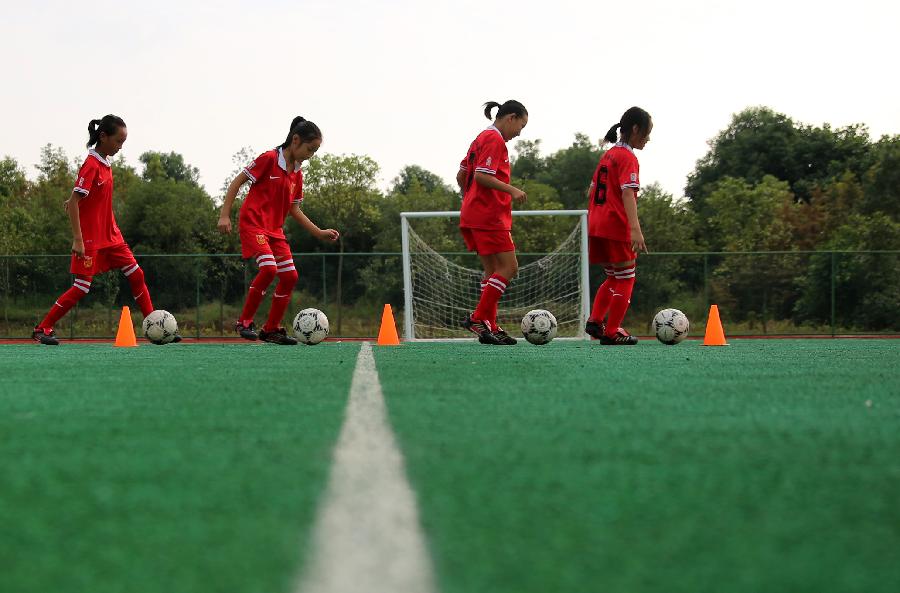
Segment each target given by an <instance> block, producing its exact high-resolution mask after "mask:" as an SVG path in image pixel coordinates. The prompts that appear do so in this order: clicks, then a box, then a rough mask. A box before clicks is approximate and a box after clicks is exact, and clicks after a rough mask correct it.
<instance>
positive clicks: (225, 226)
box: [216, 216, 231, 235]
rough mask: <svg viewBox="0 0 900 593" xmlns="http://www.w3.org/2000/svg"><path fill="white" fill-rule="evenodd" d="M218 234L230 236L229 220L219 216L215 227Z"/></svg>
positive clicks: (226, 217)
mask: <svg viewBox="0 0 900 593" xmlns="http://www.w3.org/2000/svg"><path fill="white" fill-rule="evenodd" d="M216 227H217V228H218V229H219V231H220V232H222V233H224V234H226V235H230V234H231V218H230V217H228V216H220V217H219V223H218V224H217V225H216Z"/></svg>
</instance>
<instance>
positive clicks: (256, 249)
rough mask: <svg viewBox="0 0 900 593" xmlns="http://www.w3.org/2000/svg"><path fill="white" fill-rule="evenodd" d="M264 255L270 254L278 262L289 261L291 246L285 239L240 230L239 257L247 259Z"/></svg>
mask: <svg viewBox="0 0 900 593" xmlns="http://www.w3.org/2000/svg"><path fill="white" fill-rule="evenodd" d="M264 253H271V254H272V255H274V256H275V259H276V260H279V261H281V260H283V259H290V257H291V246H290V244H289V243H288V242H287V239H276V238H275V237H270V236H268V235H266V234H265V233H258V232H256V231H253V230H241V257H243V258H244V259H248V258H251V257H256V256H258V255H262V254H264Z"/></svg>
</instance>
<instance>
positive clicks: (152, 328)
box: [144, 309, 178, 344]
mask: <svg viewBox="0 0 900 593" xmlns="http://www.w3.org/2000/svg"><path fill="white" fill-rule="evenodd" d="M177 333H178V322H177V321H175V316H174V315H172V314H171V313H169V312H168V311H163V310H162V309H157V310H156V311H153V312H152V313H150V314H149V315H147V316H146V317H144V336H146V338H147V339H148V340H150V341H151V342H153V343H154V344H168V343H169V342H171V341H172V340H174V339H175V334H177Z"/></svg>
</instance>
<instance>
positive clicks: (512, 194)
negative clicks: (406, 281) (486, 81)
mask: <svg viewBox="0 0 900 593" xmlns="http://www.w3.org/2000/svg"><path fill="white" fill-rule="evenodd" d="M494 107H498V108H499V109H498V110H497V115H496V117H495V118H494V123H493V125H491V126H489V127H488V128H487V129H486V130H484V131H483V132H481V133H480V134H479V135H478V137H476V138H475V141H474V142H472V145H471V146H469V152H468V154H467V155H466V158H464V159H463V160H462V162H461V163H460V166H459V172H458V173H457V174H456V182H457V183H458V184H459V187H460V188H461V189H462V191H463V203H462V208H461V209H460V217H459V227H460V232H461V233H462V236H463V239H464V240H465V242H466V247H467V248H468V250H469V251H474V252H476V253H477V254H478V257H479V258H480V259H481V265H482V267H483V268H484V276H483V277H482V282H481V299H480V300H479V301H478V306H477V307H476V309H475V311H474V312H473V313H472V314H471V315H466V318H465V319H464V320H463V322H462V326H463V327H465V328H466V329H468V330H469V331H471V332H473V333H474V334H476V335H477V336H478V341H479V342H481V343H482V344H497V345H512V344H515V343H516V339H515V338H513V337H512V336H510V335H509V334H507V333H506V332H505V331H503V330H502V329H500V327H498V326H497V303H498V302H499V301H500V297H501V296H503V293H504V292H505V291H506V286H507V285H508V284H509V281H510V280H512V279H513V278H515V276H516V274H517V273H518V271H519V262H518V261H517V260H516V246H515V245H514V244H513V240H512V234H511V233H510V230H511V229H512V201H513V200H515V201H516V202H518V203H521V202H524V201H525V197H526V196H525V192H523V191H522V190H520V189H519V188H516V187H513V186H511V185H509V180H510V166H509V152H508V151H507V150H506V143H507V142H509V141H510V140H512V139H513V138H515V137H517V136H518V135H519V134H521V133H522V128H524V127H525V125H526V124H527V123H528V111H527V110H526V109H525V106H524V105H522V104H521V103H519V102H518V101H513V100H510V101H507V102H506V103H504V104H503V105H501V104H500V103H497V102H495V101H489V102H488V103H485V104H484V116H485V117H486V118H488V119H491V110H493V109H494Z"/></svg>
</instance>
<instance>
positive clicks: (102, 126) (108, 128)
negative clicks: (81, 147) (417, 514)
mask: <svg viewBox="0 0 900 593" xmlns="http://www.w3.org/2000/svg"><path fill="white" fill-rule="evenodd" d="M124 127H126V126H125V120H123V119H122V118H121V117H119V116H117V115H111V114H110V115H104V116H103V118H102V119H92V120H91V121H90V123H89V124H88V141H87V147H88V148H90V147H91V146H94V145H95V144H97V143H98V142H100V134H106V135H107V136H112V135H113V134H115V133H116V132H118V131H119V128H124Z"/></svg>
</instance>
